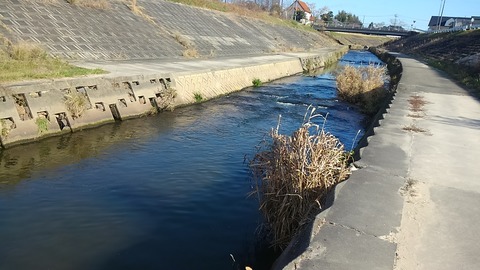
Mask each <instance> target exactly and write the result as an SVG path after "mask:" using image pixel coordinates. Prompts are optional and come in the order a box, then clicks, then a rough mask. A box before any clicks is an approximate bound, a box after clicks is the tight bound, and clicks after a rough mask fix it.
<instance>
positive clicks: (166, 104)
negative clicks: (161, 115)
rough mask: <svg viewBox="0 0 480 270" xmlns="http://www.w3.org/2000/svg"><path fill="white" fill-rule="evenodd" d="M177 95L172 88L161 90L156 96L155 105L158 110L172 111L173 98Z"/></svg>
mask: <svg viewBox="0 0 480 270" xmlns="http://www.w3.org/2000/svg"><path fill="white" fill-rule="evenodd" d="M176 96H177V91H176V90H175V89H173V88H167V89H166V90H164V91H162V92H161V93H160V95H159V96H158V97H157V105H158V109H159V110H170V111H173V109H174V107H173V105H174V100H175V97H176Z"/></svg>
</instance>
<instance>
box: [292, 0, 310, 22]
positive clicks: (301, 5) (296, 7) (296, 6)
mask: <svg viewBox="0 0 480 270" xmlns="http://www.w3.org/2000/svg"><path fill="white" fill-rule="evenodd" d="M297 11H303V12H305V19H303V20H301V22H302V23H303V24H310V23H312V21H313V20H314V17H313V16H312V11H311V10H310V8H309V7H308V5H307V3H305V2H303V1H300V0H295V2H293V3H292V4H291V5H290V6H289V7H288V8H286V9H285V17H286V18H290V19H292V20H295V14H296V12H297Z"/></svg>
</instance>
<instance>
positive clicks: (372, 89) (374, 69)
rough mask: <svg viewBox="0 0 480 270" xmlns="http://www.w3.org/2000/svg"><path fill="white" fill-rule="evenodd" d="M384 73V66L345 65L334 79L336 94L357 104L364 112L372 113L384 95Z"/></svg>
mask: <svg viewBox="0 0 480 270" xmlns="http://www.w3.org/2000/svg"><path fill="white" fill-rule="evenodd" d="M385 74H386V68H385V67H379V66H374V65H370V66H368V67H353V66H345V67H344V68H343V69H342V71H341V72H340V73H339V74H338V75H337V79H336V80H337V89H338V95H339V96H340V98H342V99H343V100H345V101H347V102H350V103H353V104H357V105H359V106H360V107H361V109H362V110H363V111H364V112H365V113H368V114H373V113H375V112H376V111H377V109H378V106H379V104H380V102H381V101H382V100H383V98H384V97H385V95H386V90H385V89H384V83H385Z"/></svg>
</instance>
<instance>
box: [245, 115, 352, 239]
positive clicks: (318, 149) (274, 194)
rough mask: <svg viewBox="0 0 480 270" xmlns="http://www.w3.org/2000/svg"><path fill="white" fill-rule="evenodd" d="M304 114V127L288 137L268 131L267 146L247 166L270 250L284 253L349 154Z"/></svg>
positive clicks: (344, 171) (339, 176)
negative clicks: (270, 245)
mask: <svg viewBox="0 0 480 270" xmlns="http://www.w3.org/2000/svg"><path fill="white" fill-rule="evenodd" d="M313 113H314V110H310V111H309V112H307V114H309V116H308V117H307V115H306V117H305V119H306V120H305V121H304V123H303V124H302V125H301V127H300V128H299V129H298V130H296V131H295V132H294V133H293V134H292V135H291V136H287V135H282V134H279V125H280V121H279V125H278V126H277V128H276V129H272V132H271V134H270V135H271V139H272V142H271V144H266V145H265V148H263V149H261V150H259V152H258V153H257V154H256V155H255V157H254V159H253V160H252V161H251V163H250V167H251V169H252V171H253V174H254V179H255V184H256V185H255V187H256V189H255V190H254V191H253V192H252V194H255V195H257V197H258V199H259V202H260V210H261V211H262V213H263V215H264V216H265V219H266V223H267V226H268V227H269V228H270V229H271V233H272V236H273V246H274V247H276V248H280V249H283V248H285V247H286V246H287V245H288V243H289V242H290V240H291V239H292V237H293V236H294V235H295V234H296V233H297V232H298V230H299V229H300V227H301V226H302V225H303V224H305V223H307V222H308V221H309V219H310V218H311V216H312V214H313V213H314V212H315V211H316V210H318V209H320V208H321V202H322V199H323V197H324V196H325V195H326V194H327V192H328V191H329V190H330V189H331V188H332V187H333V186H334V185H335V184H337V183H339V182H340V181H343V180H345V179H346V178H347V177H348V175H349V173H350V171H349V169H348V164H347V163H348V162H347V160H348V159H349V157H350V155H349V154H346V153H345V149H344V146H343V144H342V143H341V142H340V141H339V140H338V139H337V138H336V137H335V136H333V135H331V134H329V133H326V132H325V131H324V129H323V127H320V126H319V125H317V124H314V123H313V122H312V119H313V118H315V117H318V116H319V115H313Z"/></svg>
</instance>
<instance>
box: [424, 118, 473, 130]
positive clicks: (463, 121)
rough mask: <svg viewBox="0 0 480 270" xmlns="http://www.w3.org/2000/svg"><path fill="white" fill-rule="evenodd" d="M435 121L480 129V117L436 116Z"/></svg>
mask: <svg viewBox="0 0 480 270" xmlns="http://www.w3.org/2000/svg"><path fill="white" fill-rule="evenodd" d="M433 121H435V122H437V123H440V124H444V125H449V126H457V127H465V128H471V129H480V119H471V118H467V117H443V116H434V117H433Z"/></svg>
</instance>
